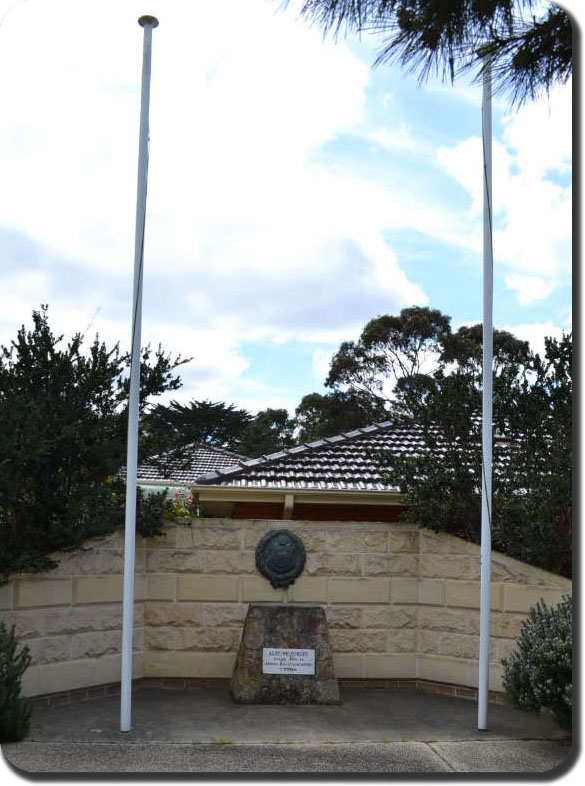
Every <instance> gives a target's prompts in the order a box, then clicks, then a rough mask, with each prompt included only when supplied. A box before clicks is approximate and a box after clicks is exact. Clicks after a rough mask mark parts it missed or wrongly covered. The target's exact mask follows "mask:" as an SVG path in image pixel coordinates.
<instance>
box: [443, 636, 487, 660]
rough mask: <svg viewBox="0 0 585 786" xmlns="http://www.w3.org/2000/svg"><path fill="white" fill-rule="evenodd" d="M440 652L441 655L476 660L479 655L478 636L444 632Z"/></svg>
mask: <svg viewBox="0 0 585 786" xmlns="http://www.w3.org/2000/svg"><path fill="white" fill-rule="evenodd" d="M440 652H441V655H448V656H452V657H454V658H466V659H468V660H474V659H475V660H476V659H477V658H478V657H479V636H468V635H466V634H464V633H449V634H444V635H443V637H442V639H441V650H440Z"/></svg>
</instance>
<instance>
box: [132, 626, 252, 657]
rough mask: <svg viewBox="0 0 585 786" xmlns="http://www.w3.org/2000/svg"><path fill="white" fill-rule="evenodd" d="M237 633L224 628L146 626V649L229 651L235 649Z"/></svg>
mask: <svg viewBox="0 0 585 786" xmlns="http://www.w3.org/2000/svg"><path fill="white" fill-rule="evenodd" d="M238 641H239V634H237V633H236V632H234V631H233V630H226V629H225V628H171V627H168V628H165V627H157V628H154V627H153V628H147V629H146V634H145V641H144V643H145V648H146V649H147V650H149V651H150V650H173V651H176V652H181V651H183V650H195V651H207V650H216V651H224V652H226V651H227V652H230V651H233V650H235V649H236V647H237V645H238Z"/></svg>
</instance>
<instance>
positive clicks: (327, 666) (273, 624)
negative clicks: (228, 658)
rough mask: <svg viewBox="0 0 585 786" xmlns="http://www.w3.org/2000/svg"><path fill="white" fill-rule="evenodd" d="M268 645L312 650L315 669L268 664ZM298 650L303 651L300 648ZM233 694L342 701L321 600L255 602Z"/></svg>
mask: <svg viewBox="0 0 585 786" xmlns="http://www.w3.org/2000/svg"><path fill="white" fill-rule="evenodd" d="M267 648H270V649H276V650H279V651H282V652H279V654H280V655H281V656H282V657H284V656H285V655H286V654H290V650H311V651H312V652H313V656H314V673H313V674H310V673H301V672H300V671H293V672H291V673H288V672H287V671H286V670H285V669H286V666H282V667H281V669H282V673H281V672H279V671H277V672H275V673H272V672H270V671H269V670H265V667H264V663H263V653H264V652H265V650H266V649H267ZM297 654H298V653H297ZM231 695H232V698H233V699H234V701H236V702H238V703H242V704H339V686H338V684H337V679H336V678H335V669H334V663H333V657H332V653H331V645H330V643H329V633H328V628H327V620H326V618H325V613H324V611H323V609H322V608H321V607H320V606H308V605H307V606H303V605H299V604H295V605H272V604H260V603H255V604H251V605H250V608H249V610H248V614H247V616H246V621H245V623H244V631H243V634H242V640H241V643H240V648H239V651H238V657H237V661H236V665H235V667H234V672H233V677H232V682H231Z"/></svg>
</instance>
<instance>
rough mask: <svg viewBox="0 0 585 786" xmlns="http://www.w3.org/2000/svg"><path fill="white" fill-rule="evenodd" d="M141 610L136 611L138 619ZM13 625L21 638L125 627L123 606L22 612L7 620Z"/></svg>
mask: <svg viewBox="0 0 585 786" xmlns="http://www.w3.org/2000/svg"><path fill="white" fill-rule="evenodd" d="M139 612H140V610H139V609H138V608H136V609H135V613H134V618H135V621H137V620H138V616H139ZM6 621H7V622H8V624H10V625H12V624H14V625H15V626H16V630H17V632H18V635H19V636H20V637H21V638H22V639H30V638H36V637H42V636H57V635H60V634H70V633H72V634H77V633H81V632H84V631H93V630H111V629H120V628H121V627H122V608H121V604H118V603H117V604H103V605H98V604H96V605H92V606H62V607H60V608H44V609H40V608H39V609H22V610H19V611H15V612H12V613H11V615H10V618H7V619H6Z"/></svg>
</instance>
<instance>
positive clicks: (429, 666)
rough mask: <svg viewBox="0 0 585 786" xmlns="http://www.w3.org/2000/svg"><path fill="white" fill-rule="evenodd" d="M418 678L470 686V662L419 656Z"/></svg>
mask: <svg viewBox="0 0 585 786" xmlns="http://www.w3.org/2000/svg"><path fill="white" fill-rule="evenodd" d="M418 677H419V679H421V680H434V681H437V682H448V683H453V684H455V685H469V684H470V683H469V669H468V661H466V660H461V659H458V658H444V657H440V656H438V655H419V656H418Z"/></svg>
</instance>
